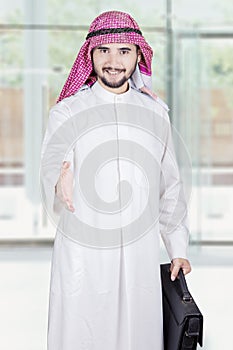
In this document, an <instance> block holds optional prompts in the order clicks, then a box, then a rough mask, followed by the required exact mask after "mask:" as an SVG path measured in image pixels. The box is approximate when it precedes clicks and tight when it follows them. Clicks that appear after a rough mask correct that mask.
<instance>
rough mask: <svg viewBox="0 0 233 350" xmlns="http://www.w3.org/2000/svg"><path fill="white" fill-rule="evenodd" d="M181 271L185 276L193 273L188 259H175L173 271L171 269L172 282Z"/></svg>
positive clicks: (172, 264)
mask: <svg viewBox="0 0 233 350" xmlns="http://www.w3.org/2000/svg"><path fill="white" fill-rule="evenodd" d="M180 269H182V270H183V273H184V275H186V274H187V273H189V272H190V271H191V265H190V262H189V261H188V260H187V259H183V258H175V259H173V260H172V263H171V269H170V270H171V280H172V281H175V279H176V277H177V276H178V273H179V270H180Z"/></svg>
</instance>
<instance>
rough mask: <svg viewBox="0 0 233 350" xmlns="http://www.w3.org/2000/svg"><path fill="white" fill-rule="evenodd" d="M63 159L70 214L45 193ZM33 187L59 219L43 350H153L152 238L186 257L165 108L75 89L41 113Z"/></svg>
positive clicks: (138, 97)
mask: <svg viewBox="0 0 233 350" xmlns="http://www.w3.org/2000/svg"><path fill="white" fill-rule="evenodd" d="M70 121H71V123H69V122H70ZM144 123H145V124H144ZM64 125H66V127H64V128H62V126H64ZM149 129H150V130H149ZM64 132H65V133H66V134H68V136H67V135H65V136H64ZM69 139H70V145H68V143H69ZM67 140H68V141H67ZM74 141H75V142H74ZM67 142H68V143H67ZM127 142H128V143H127ZM67 145H68V146H69V147H68V146H67ZM64 151H65V152H64ZM98 152H100V153H99V155H100V156H99V157H98ZM111 152H113V154H112V158H111ZM46 155H47V157H46ZM89 156H90V159H89V161H88V157H89ZM105 158H106V159H105ZM153 159H154V160H153ZM63 160H69V161H70V162H71V168H72V171H73V173H74V180H75V184H74V198H73V200H74V207H75V212H74V213H71V212H69V211H68V210H67V209H65V208H64V207H63V205H62V204H61V203H60V202H59V200H58V198H57V197H56V195H55V191H54V187H55V185H56V183H57V180H58V177H59V172H60V167H61V165H62V161H63ZM85 161H87V163H86V164H87V165H85ZM98 161H100V164H98ZM143 162H144V163H143ZM101 163H102V164H101ZM144 165H145V166H144ZM92 167H93V168H92ZM88 169H90V174H89V171H88ZM82 171H83V173H82ZM92 171H93V172H94V174H93V173H92ZM41 181H42V192H43V197H44V200H45V202H46V205H47V210H48V212H50V210H51V211H53V213H56V215H57V217H58V218H59V219H58V227H57V232H56V237H55V242H54V248H53V256H52V268H51V283H50V303H49V323H48V350H84V349H86V350H162V349H163V326H162V325H163V317H162V299H161V281H160V268H159V250H160V241H159V235H160V234H161V236H162V239H163V241H164V243H165V246H166V249H167V252H168V255H169V258H170V259H173V258H176V257H182V258H187V255H186V254H187V245H188V235H189V234H188V229H187V225H186V204H185V200H184V196H183V192H182V185H181V181H180V176H179V171H178V167H177V163H176V160H175V155H174V148H173V144H172V136H171V128H170V123H169V117H168V112H167V109H166V107H165V105H163V103H159V102H158V101H154V100H153V99H152V98H150V97H149V96H147V95H145V94H143V93H141V92H139V91H138V90H136V89H134V88H132V87H131V86H129V90H128V91H126V92H125V93H123V94H119V95H118V94H114V93H112V92H109V91H107V90H106V89H104V88H103V87H102V86H101V85H100V84H99V83H98V82H96V83H95V84H94V85H93V86H92V87H91V88H90V87H87V86H84V87H83V88H81V89H80V90H79V91H78V92H77V93H76V94H75V95H73V96H71V97H69V98H66V99H64V100H63V101H61V102H60V103H58V104H57V105H56V106H54V107H53V108H52V109H51V111H50V116H49V121H48V126H47V130H46V134H45V138H44V142H43V147H42V162H41ZM120 183H121V185H120ZM82 186H83V188H82ZM127 186H128V187H127ZM150 193H152V195H151V196H150ZM89 201H90V203H88V202H89ZM142 213H143V214H142ZM51 215H52V214H51ZM143 215H144V216H143ZM111 229H112V230H111Z"/></svg>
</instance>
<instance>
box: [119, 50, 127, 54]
mask: <svg viewBox="0 0 233 350" xmlns="http://www.w3.org/2000/svg"><path fill="white" fill-rule="evenodd" d="M120 52H121V55H127V54H128V53H129V51H128V50H121V51H120Z"/></svg>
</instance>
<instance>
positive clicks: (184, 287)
mask: <svg viewBox="0 0 233 350" xmlns="http://www.w3.org/2000/svg"><path fill="white" fill-rule="evenodd" d="M178 279H179V281H180V287H181V291H182V299H183V301H184V302H186V303H190V302H191V301H192V300H193V298H192V296H191V294H190V292H189V290H188V286H187V283H186V279H185V276H184V273H183V270H182V269H180V270H179V273H178Z"/></svg>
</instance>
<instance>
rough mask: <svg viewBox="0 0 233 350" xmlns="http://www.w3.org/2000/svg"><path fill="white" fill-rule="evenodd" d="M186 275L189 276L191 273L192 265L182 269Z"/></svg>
mask: <svg viewBox="0 0 233 350" xmlns="http://www.w3.org/2000/svg"><path fill="white" fill-rule="evenodd" d="M182 270H183V273H184V275H187V274H188V273H189V272H191V270H192V269H191V266H190V265H185V266H183V267H182Z"/></svg>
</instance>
